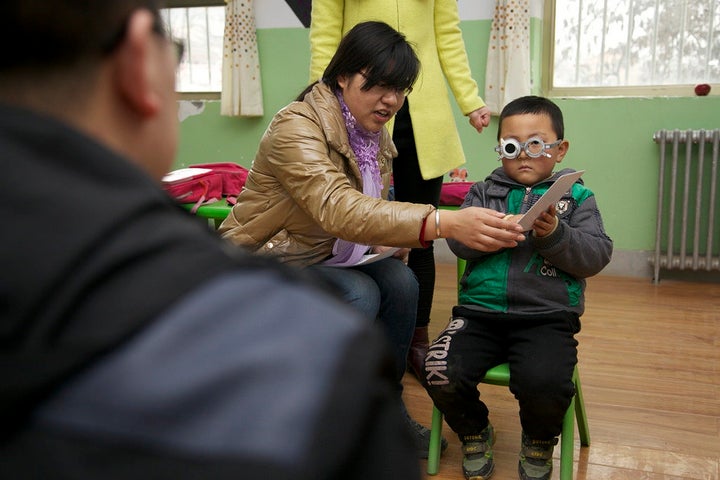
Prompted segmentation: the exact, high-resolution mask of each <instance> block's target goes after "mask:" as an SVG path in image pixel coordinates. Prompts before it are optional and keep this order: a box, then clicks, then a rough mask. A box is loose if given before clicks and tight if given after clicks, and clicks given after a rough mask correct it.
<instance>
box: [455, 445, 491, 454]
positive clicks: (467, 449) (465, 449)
mask: <svg viewBox="0 0 720 480" xmlns="http://www.w3.org/2000/svg"><path fill="white" fill-rule="evenodd" d="M489 449H490V446H489V445H488V444H487V442H469V443H463V445H462V453H463V455H473V454H475V453H485V452H487V451H488V450H489Z"/></svg>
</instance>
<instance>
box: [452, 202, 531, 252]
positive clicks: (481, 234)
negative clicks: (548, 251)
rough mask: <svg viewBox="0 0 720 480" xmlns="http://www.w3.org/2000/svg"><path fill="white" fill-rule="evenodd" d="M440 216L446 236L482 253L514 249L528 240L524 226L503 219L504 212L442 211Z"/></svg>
mask: <svg viewBox="0 0 720 480" xmlns="http://www.w3.org/2000/svg"><path fill="white" fill-rule="evenodd" d="M440 214H441V219H440V223H441V226H442V232H441V233H442V236H443V237H448V238H452V239H454V240H457V241H459V242H461V243H463V244H465V245H467V246H468V247H470V248H473V249H475V250H480V251H481V252H495V251H498V250H500V249H502V248H513V247H516V246H517V244H518V242H522V241H523V240H525V235H523V233H522V227H521V226H520V225H518V224H517V223H516V222H513V221H511V220H508V219H503V217H505V214H504V213H502V212H496V211H495V210H490V209H489V208H481V207H467V208H463V209H460V210H441V212H440Z"/></svg>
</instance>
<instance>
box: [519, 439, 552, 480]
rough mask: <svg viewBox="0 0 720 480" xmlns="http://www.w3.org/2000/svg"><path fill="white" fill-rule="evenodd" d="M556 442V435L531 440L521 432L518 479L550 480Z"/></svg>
mask: <svg viewBox="0 0 720 480" xmlns="http://www.w3.org/2000/svg"><path fill="white" fill-rule="evenodd" d="M557 443H558V439H557V437H556V438H553V439H552V440H532V439H531V438H529V437H528V436H527V435H525V432H523V433H522V447H521V448H520V462H519V463H518V473H519V474H520V480H550V475H552V469H553V462H552V455H553V449H554V448H555V445H557Z"/></svg>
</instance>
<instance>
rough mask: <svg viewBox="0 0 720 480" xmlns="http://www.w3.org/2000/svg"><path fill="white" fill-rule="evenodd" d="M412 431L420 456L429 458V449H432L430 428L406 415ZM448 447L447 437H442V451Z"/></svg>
mask: <svg viewBox="0 0 720 480" xmlns="http://www.w3.org/2000/svg"><path fill="white" fill-rule="evenodd" d="M405 418H406V420H407V423H408V426H409V427H410V431H411V432H412V435H413V437H414V438H415V446H416V448H417V452H418V457H419V458H428V450H429V449H430V429H429V428H426V427H424V426H422V425H420V424H419V423H418V422H416V421H415V420H414V419H413V418H412V417H411V416H410V415H406V416H405ZM447 447H448V441H447V440H445V437H440V452H441V453H442V452H444V451H445V449H447Z"/></svg>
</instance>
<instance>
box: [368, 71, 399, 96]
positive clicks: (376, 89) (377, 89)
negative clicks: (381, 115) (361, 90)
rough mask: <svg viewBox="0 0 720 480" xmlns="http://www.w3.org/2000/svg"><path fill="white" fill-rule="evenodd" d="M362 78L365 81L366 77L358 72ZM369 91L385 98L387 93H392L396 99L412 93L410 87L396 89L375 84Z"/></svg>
mask: <svg viewBox="0 0 720 480" xmlns="http://www.w3.org/2000/svg"><path fill="white" fill-rule="evenodd" d="M358 73H359V74H360V75H362V77H363V78H364V79H365V80H366V81H367V80H368V76H367V75H366V74H365V73H363V72H358ZM369 91H371V92H374V93H377V94H378V95H380V96H383V97H384V96H385V95H387V94H388V93H393V94H394V95H395V96H396V97H398V98H405V97H407V96H408V95H410V93H412V91H413V88H412V87H406V88H398V87H390V86H388V85H385V84H383V83H377V84H375V85H373V86H372V87H370V89H369Z"/></svg>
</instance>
